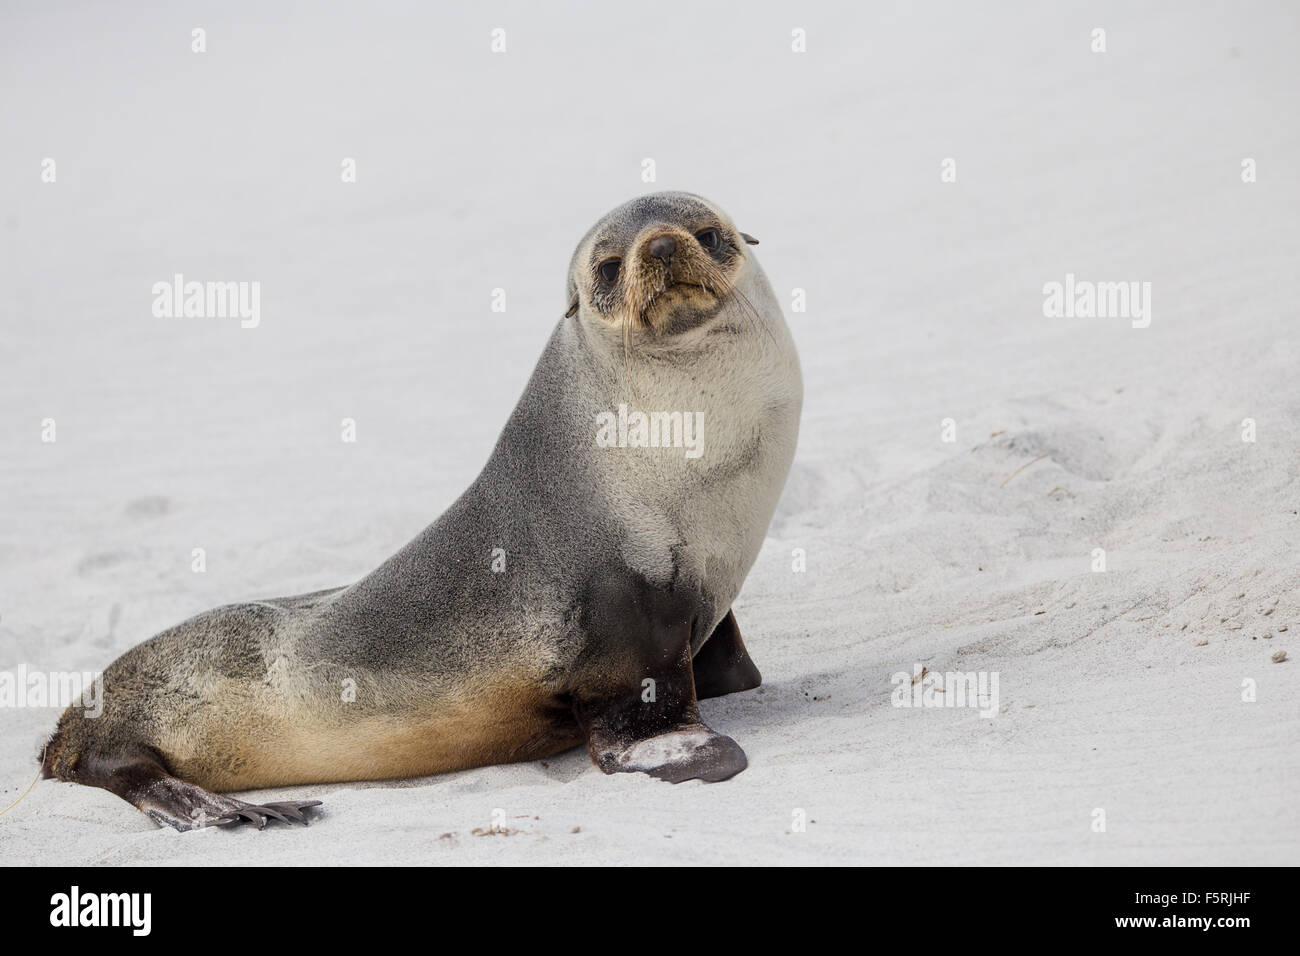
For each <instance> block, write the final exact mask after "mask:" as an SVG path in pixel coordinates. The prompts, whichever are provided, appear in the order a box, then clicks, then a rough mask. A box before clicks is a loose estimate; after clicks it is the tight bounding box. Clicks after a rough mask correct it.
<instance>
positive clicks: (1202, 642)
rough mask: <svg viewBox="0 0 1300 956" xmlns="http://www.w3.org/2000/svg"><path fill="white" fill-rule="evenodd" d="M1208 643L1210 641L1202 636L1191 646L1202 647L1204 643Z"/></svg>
mask: <svg viewBox="0 0 1300 956" xmlns="http://www.w3.org/2000/svg"><path fill="white" fill-rule="evenodd" d="M1208 643H1210V642H1209V641H1207V640H1205V639H1203V638H1202V639H1201V640H1199V641H1197V642H1196V643H1195V644H1193V645H1192V647H1204V646H1205V645H1206V644H1208Z"/></svg>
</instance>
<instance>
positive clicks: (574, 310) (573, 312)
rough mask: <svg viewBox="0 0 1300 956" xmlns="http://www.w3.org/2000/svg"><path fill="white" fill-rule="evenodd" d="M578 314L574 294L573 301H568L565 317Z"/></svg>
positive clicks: (568, 317)
mask: <svg viewBox="0 0 1300 956" xmlns="http://www.w3.org/2000/svg"><path fill="white" fill-rule="evenodd" d="M577 314H578V297H577V296H574V297H573V301H572V302H570V303H569V311H568V312H565V313H564V317H565V318H566V319H571V318H573V317H574V316H575V315H577Z"/></svg>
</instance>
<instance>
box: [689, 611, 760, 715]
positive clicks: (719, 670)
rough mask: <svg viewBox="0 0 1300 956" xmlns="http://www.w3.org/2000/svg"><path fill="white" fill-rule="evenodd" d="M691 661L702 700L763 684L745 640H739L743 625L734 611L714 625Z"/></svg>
mask: <svg viewBox="0 0 1300 956" xmlns="http://www.w3.org/2000/svg"><path fill="white" fill-rule="evenodd" d="M691 663H692V667H693V668H694V670H695V696H696V697H698V698H699V699H700V700H707V699H708V698H710V697H721V696H722V695H723V694H734V693H736V692H738V691H742V690H753V689H754V688H755V687H757V686H758V685H759V684H761V683H763V676H762V675H761V674H759V672H758V668H757V667H756V666H755V665H754V662H753V661H752V660H750V659H749V652H748V651H747V650H745V642H744V641H742V640H741V639H740V628H739V627H737V626H736V615H735V613H734V612H732V611H728V612H727V616H726V617H724V618H723V619H722V623H720V624H719V625H718V626H717V627H716V628H714V630H713V634H712V636H710V637H709V639H708V640H707V641H706V642H705V644H704V646H703V647H701V648H700V651H699V653H698V654H696V655H695V659H694V661H692V662H691Z"/></svg>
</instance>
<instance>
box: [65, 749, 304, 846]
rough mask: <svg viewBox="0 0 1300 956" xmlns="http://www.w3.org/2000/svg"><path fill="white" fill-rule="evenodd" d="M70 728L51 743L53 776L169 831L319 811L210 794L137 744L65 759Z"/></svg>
mask: <svg viewBox="0 0 1300 956" xmlns="http://www.w3.org/2000/svg"><path fill="white" fill-rule="evenodd" d="M66 729H67V728H66V727H62V726H61V728H60V731H59V733H58V734H56V735H55V740H54V741H52V743H51V747H50V750H51V751H52V752H54V753H55V754H57V755H59V756H60V757H62V758H63V759H60V760H58V761H57V762H56V763H52V764H51V766H52V768H53V774H54V775H55V776H57V777H58V778H59V779H60V780H67V781H69V782H71V783H80V784H85V785H86V786H89V787H103V788H104V789H105V790H107V791H109V792H110V793H115V794H117V795H118V796H119V797H121V798H122V799H123V800H125V801H127V802H128V803H130V804H131V805H132V806H133V807H135V808H136V809H137V810H139V811H140V812H141V813H143V814H145V815H146V816H147V817H149V819H151V820H153V821H154V823H157V824H159V825H160V826H169V827H172V828H173V829H175V830H180V831H182V832H183V831H185V830H199V829H202V828H203V827H208V826H213V825H215V824H218V823H229V822H233V821H232V820H231V818H232V817H235V818H238V817H240V816H242V815H243V814H246V813H249V812H254V814H255V816H257V817H258V818H260V821H261V826H266V818H267V817H268V816H270V817H274V818H275V819H278V820H283V821H284V822H285V823H289V822H291V821H296V822H301V823H303V824H306V822H307V820H306V818H305V817H304V816H303V814H302V811H303V810H304V809H306V808H308V807H315V806H320V801H319V800H307V801H298V802H293V803H270V804H267V805H266V806H262V807H257V806H253V805H252V804H248V803H245V802H244V801H242V800H235V799H234V798H233V797H227V796H223V795H221V794H219V793H210V792H209V791H207V790H204V789H203V788H202V787H200V786H198V785H197V784H193V783H189V782H188V781H185V780H181V779H180V778H179V777H174V776H172V775H171V774H170V773H169V772H168V771H167V768H166V767H165V766H163V762H162V760H161V759H160V758H159V756H158V754H157V752H156V751H154V750H153V749H152V748H150V747H146V746H143V745H139V744H128V745H125V746H122V747H121V748H120V749H117V750H115V751H110V752H108V753H104V752H100V751H97V750H95V749H91V748H80V747H79V748H78V751H77V753H76V754H75V755H65V754H63V753H62V750H63V743H64V740H63V734H64V732H65V731H66ZM79 742H80V743H82V744H86V743H90V741H79ZM55 743H57V747H56V746H55ZM47 762H48V758H47ZM244 819H250V820H253V819H254V818H253V817H244ZM254 822H257V821H256V820H254Z"/></svg>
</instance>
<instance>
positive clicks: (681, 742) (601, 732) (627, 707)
mask: <svg viewBox="0 0 1300 956" xmlns="http://www.w3.org/2000/svg"><path fill="white" fill-rule="evenodd" d="M656 670H659V669H657V668H656ZM574 714H575V715H576V716H577V718H578V722H579V723H580V724H581V725H582V727H583V729H584V730H586V731H587V735H588V746H589V748H590V750H591V759H592V760H593V761H595V763H596V766H598V767H600V769H601V770H603V771H605V773H631V772H637V771H639V772H641V773H647V774H650V776H652V777H658V778H659V779H661V780H667V781H668V782H669V783H682V782H683V781H685V780H704V781H707V782H709V783H716V782H717V781H719V780H726V779H727V778H728V777H734V776H735V775H736V774H738V773H740V771H742V770H744V769H745V767H746V766H747V765H748V761H747V760H746V759H745V752H744V751H743V750H741V749H740V745H739V744H737V743H736V742H735V741H734V740H732V739H731V738H730V737H726V736H724V735H722V734H719V733H715V732H714V731H713V730H711V729H709V727H707V726H706V725H705V723H704V721H702V720H700V712H699V709H698V708H697V707H696V704H695V687H694V680H693V675H692V671H691V659H690V648H689V647H683V648H682V651H681V653H680V655H679V657H678V659H677V661H675V662H674V663H673V664H672V665H671V666H670V667H667V668H665V669H662V670H659V672H658V673H657V674H647V675H646V676H645V677H644V678H643V679H641V680H640V681H638V682H636V683H629V685H628V686H627V687H626V688H625V689H624V691H623V692H622V693H616V694H614V695H611V696H609V697H605V698H603V699H600V700H580V701H575V704H574Z"/></svg>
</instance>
